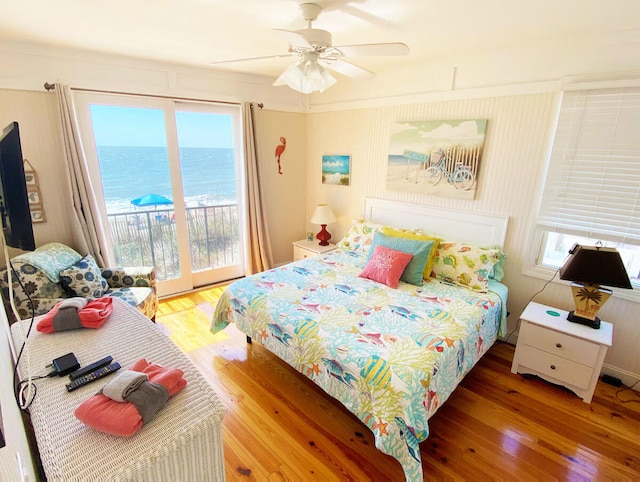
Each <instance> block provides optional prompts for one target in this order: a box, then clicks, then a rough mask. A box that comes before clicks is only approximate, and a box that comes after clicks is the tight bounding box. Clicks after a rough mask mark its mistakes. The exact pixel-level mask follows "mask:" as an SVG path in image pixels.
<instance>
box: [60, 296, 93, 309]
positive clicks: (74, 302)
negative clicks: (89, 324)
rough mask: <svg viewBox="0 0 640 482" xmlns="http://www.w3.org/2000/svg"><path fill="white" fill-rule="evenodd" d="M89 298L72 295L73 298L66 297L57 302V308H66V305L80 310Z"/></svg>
mask: <svg viewBox="0 0 640 482" xmlns="http://www.w3.org/2000/svg"><path fill="white" fill-rule="evenodd" d="M87 303H89V300H88V299H87V298H81V297H80V296H74V297H73V298H66V299H64V300H62V301H61V302H60V303H58V309H59V310H60V309H62V308H66V307H68V306H72V307H74V308H75V309H76V310H81V309H82V308H84V307H85V306H87Z"/></svg>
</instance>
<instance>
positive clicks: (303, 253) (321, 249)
mask: <svg viewBox="0 0 640 482" xmlns="http://www.w3.org/2000/svg"><path fill="white" fill-rule="evenodd" d="M318 243H319V241H317V240H315V239H314V240H313V241H307V240H306V239H301V240H300V241H294V242H293V260H294V261H299V260H301V259H305V258H311V257H312V256H318V255H319V254H323V253H328V252H329V251H333V250H334V249H336V245H335V244H329V245H328V246H320V244H318Z"/></svg>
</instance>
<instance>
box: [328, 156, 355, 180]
mask: <svg viewBox="0 0 640 482" xmlns="http://www.w3.org/2000/svg"><path fill="white" fill-rule="evenodd" d="M322 184H338V185H339V186H348V185H349V184H351V156H347V155H336V156H332V155H325V156H322Z"/></svg>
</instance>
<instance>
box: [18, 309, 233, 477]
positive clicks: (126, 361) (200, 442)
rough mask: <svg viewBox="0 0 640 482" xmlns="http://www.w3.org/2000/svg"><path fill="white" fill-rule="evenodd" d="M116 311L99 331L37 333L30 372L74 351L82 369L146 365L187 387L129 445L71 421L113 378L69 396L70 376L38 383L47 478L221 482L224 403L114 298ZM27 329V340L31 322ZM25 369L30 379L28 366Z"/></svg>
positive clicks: (34, 413) (38, 423) (37, 413)
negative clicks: (105, 362)
mask: <svg viewBox="0 0 640 482" xmlns="http://www.w3.org/2000/svg"><path fill="white" fill-rule="evenodd" d="M113 304H114V311H113V313H112V315H111V317H110V318H109V320H108V321H107V322H106V323H105V324H104V325H103V326H102V328H100V329H98V330H90V329H82V330H75V331H69V332H62V333H52V334H43V333H39V332H37V331H36V330H35V326H34V328H33V330H32V332H31V335H30V336H29V343H28V346H29V348H30V351H31V367H32V371H33V372H36V373H43V372H46V371H45V366H46V365H47V364H49V363H51V361H52V360H53V359H54V358H57V357H59V356H62V355H64V354H66V353H69V352H73V353H75V355H76V356H77V357H78V360H79V361H80V363H81V364H82V366H85V365H88V364H90V363H92V362H94V361H96V360H98V359H100V358H102V357H105V356H107V355H111V356H113V360H114V361H117V362H118V363H120V364H121V365H122V367H123V368H125V369H126V368H128V367H130V366H131V365H132V364H133V363H134V362H135V361H136V360H138V359H140V358H145V359H146V360H147V361H149V362H155V363H158V364H159V365H162V366H164V367H170V368H179V369H181V370H182V371H183V372H184V378H185V379H186V380H187V387H186V388H185V389H184V390H183V391H181V392H180V393H178V394H177V395H176V396H175V397H173V398H171V399H169V401H168V402H167V404H166V405H165V406H164V407H163V408H162V409H161V410H160V411H159V412H158V414H157V416H156V417H155V418H154V419H153V420H152V421H151V422H150V423H149V424H146V425H144V426H143V427H142V428H141V429H140V431H138V432H137V433H136V434H134V435H133V436H131V437H128V438H127V437H118V436H114V435H109V434H106V433H102V432H99V431H97V430H94V429H92V428H90V427H87V426H85V425H84V424H82V423H81V422H80V421H79V420H78V419H76V418H75V416H74V415H73V412H74V410H75V409H76V407H77V406H78V405H80V403H82V401H84V400H85V399H87V398H88V397H90V396H92V395H94V394H95V393H96V392H97V391H98V390H99V389H100V388H102V387H103V386H104V385H105V384H106V383H107V382H108V381H109V380H110V376H108V377H105V378H102V379H100V380H98V381H96V382H93V383H90V384H88V385H85V386H84V387H82V388H79V389H77V390H75V391H73V392H71V393H68V392H67V390H66V389H65V386H64V385H65V383H68V382H69V378H68V377H61V378H58V377H55V378H47V379H42V380H37V381H35V383H36V385H37V396H36V398H35V400H34V402H33V404H32V405H31V408H30V412H31V420H32V423H33V427H34V431H35V435H36V439H37V442H38V449H39V451H40V457H41V459H42V464H43V467H44V470H45V473H46V476H47V479H48V480H71V479H76V480H77V479H90V480H98V479H99V480H105V479H137V480H224V462H223V455H222V454H223V452H222V438H221V426H220V424H221V421H222V418H223V417H224V407H223V405H222V402H221V401H220V399H219V398H218V396H217V395H216V394H215V392H214V391H213V390H212V388H211V387H210V386H209V385H208V384H207V382H206V381H205V380H204V378H203V377H202V376H201V375H200V373H199V372H198V370H197V368H196V367H195V366H194V365H193V364H192V363H191V362H190V361H189V360H188V359H187V357H186V356H185V355H184V354H183V353H182V352H180V351H179V350H178V348H177V347H176V346H175V345H174V344H173V343H172V342H171V340H169V339H168V338H167V337H166V335H165V334H164V333H163V332H162V331H161V330H160V329H159V328H157V327H156V325H155V324H154V323H152V322H151V321H150V320H149V319H148V318H146V317H145V316H144V315H142V314H141V313H140V312H139V311H138V310H136V309H135V308H133V307H131V306H130V305H128V304H127V303H125V302H123V301H121V300H118V299H114V301H113ZM36 320H37V319H36ZM22 326H23V329H24V332H25V333H26V332H27V328H28V322H22ZM12 334H13V338H14V341H15V344H16V346H17V347H19V346H20V345H21V344H22V341H23V339H22V335H21V333H20V329H19V328H18V326H17V324H14V325H13V326H12ZM20 370H21V376H22V377H23V378H25V376H26V362H25V360H21V362H20ZM111 376H113V375H111Z"/></svg>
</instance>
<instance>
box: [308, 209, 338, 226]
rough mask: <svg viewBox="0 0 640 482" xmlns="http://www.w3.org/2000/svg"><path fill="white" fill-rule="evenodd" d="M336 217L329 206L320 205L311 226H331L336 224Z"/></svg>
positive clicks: (312, 217) (312, 218)
mask: <svg viewBox="0 0 640 482" xmlns="http://www.w3.org/2000/svg"><path fill="white" fill-rule="evenodd" d="M335 222H336V217H335V216H334V215H333V211H331V208H330V207H329V205H328V204H318V206H317V207H316V210H315V211H314V212H313V216H311V224H330V223H335Z"/></svg>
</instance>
